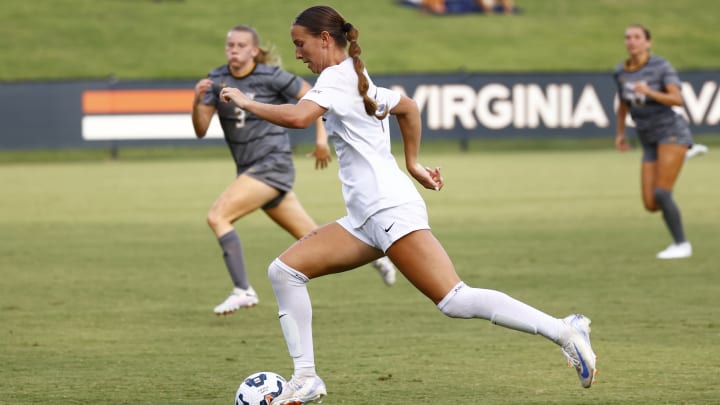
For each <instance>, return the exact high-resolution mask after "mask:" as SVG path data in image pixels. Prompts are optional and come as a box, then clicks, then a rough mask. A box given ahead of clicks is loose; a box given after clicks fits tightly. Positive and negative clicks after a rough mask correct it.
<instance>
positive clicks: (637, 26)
mask: <svg viewBox="0 0 720 405" xmlns="http://www.w3.org/2000/svg"><path fill="white" fill-rule="evenodd" d="M628 28H640V29H641V30H642V32H643V33H644V34H645V39H647V40H650V39H652V36H651V35H650V30H649V29H648V28H647V27H646V26H644V25H642V24H630V25H628Z"/></svg>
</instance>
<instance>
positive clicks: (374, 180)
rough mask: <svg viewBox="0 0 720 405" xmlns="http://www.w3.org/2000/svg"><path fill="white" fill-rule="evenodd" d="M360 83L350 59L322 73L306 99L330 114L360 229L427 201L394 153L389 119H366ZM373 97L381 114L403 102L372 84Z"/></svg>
mask: <svg viewBox="0 0 720 405" xmlns="http://www.w3.org/2000/svg"><path fill="white" fill-rule="evenodd" d="M365 74H366V75H367V72H365ZM368 79H369V77H368ZM357 83H358V78H357V73H355V69H354V67H353V63H352V58H348V59H346V60H344V61H343V62H342V63H340V64H338V65H335V66H331V67H328V68H326V69H325V70H323V71H322V73H320V76H319V77H318V79H317V81H316V83H315V86H314V87H313V88H312V90H310V91H309V92H307V93H306V94H305V96H304V97H303V100H310V101H313V102H315V103H317V104H318V105H320V106H321V107H323V108H325V109H327V110H328V111H327V113H325V116H324V117H323V118H324V119H325V130H326V131H327V133H328V137H329V139H330V140H332V142H333V146H334V147H335V152H336V153H337V160H338V166H339V177H340V181H341V182H342V190H343V197H344V199H345V206H346V208H347V212H348V217H349V218H350V221H351V224H352V225H353V226H355V227H359V226H360V225H362V224H363V223H365V221H366V220H367V218H368V217H370V216H371V215H372V214H374V213H376V212H378V211H380V210H382V209H385V208H390V207H396V206H398V205H401V204H404V203H407V202H410V201H417V200H422V197H421V196H420V193H419V192H418V191H417V189H416V188H415V184H414V183H413V182H412V180H411V179H410V178H409V177H408V175H406V174H405V172H404V171H402V170H401V169H400V167H399V166H398V164H397V161H396V160H395V157H394V156H393V155H392V153H391V152H390V129H389V123H388V118H387V117H386V118H385V119H384V120H379V119H377V118H376V117H372V116H369V115H367V113H366V112H365V108H364V106H363V101H362V97H360V93H359V92H358V89H357ZM368 95H369V96H370V97H372V98H374V99H375V100H376V102H377V103H378V106H379V108H380V109H382V108H388V109H392V108H393V107H395V106H396V105H397V104H398V103H399V102H400V95H399V94H398V93H396V92H394V91H391V90H389V89H386V88H382V87H377V86H375V84H373V83H372V81H370V88H369V89H368Z"/></svg>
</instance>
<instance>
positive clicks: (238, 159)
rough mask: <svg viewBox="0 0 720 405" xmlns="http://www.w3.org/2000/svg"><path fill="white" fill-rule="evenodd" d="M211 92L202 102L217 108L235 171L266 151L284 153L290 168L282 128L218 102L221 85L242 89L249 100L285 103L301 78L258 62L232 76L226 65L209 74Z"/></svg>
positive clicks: (252, 161) (298, 89) (299, 86)
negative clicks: (235, 165)
mask: <svg viewBox="0 0 720 405" xmlns="http://www.w3.org/2000/svg"><path fill="white" fill-rule="evenodd" d="M208 78H210V79H212V81H213V86H212V91H208V92H207V93H205V97H204V98H203V100H202V103H203V104H208V105H213V106H215V107H216V108H217V113H218V117H219V118H220V124H221V126H222V129H223V133H224V134H225V141H226V142H227V144H228V147H229V148H230V151H231V153H232V155H233V158H234V159H235V163H236V164H237V167H238V173H241V172H243V171H245V169H247V168H250V167H251V166H252V165H253V164H254V163H256V162H258V161H260V160H262V159H263V158H265V157H267V156H268V155H269V154H274V153H280V154H283V155H287V159H288V161H287V165H290V167H291V168H292V155H291V149H290V139H289V136H288V132H287V130H286V129H285V128H283V127H280V126H278V125H275V124H272V123H270V122H268V121H265V120H263V119H260V118H258V117H257V116H255V115H253V114H251V113H249V112H247V111H245V110H242V109H240V108H238V107H236V106H235V104H233V103H224V102H222V101H220V99H219V95H220V90H221V89H222V88H223V87H235V88H238V89H240V90H242V92H243V93H245V94H246V95H247V96H248V97H250V98H251V99H254V100H257V101H258V102H261V103H267V104H285V103H288V102H289V101H290V100H291V99H294V98H295V97H296V96H297V94H298V92H299V91H300V88H301V87H302V79H301V78H299V77H298V76H295V75H293V74H291V73H288V72H286V71H285V70H283V69H281V68H279V67H277V66H269V65H264V64H258V65H256V66H255V69H254V70H253V71H252V72H251V73H250V74H249V75H247V76H245V77H242V78H237V77H234V76H233V75H232V74H231V73H230V70H229V68H228V66H227V65H223V66H220V67H218V68H217V69H214V70H213V71H211V72H210V74H209V75H208Z"/></svg>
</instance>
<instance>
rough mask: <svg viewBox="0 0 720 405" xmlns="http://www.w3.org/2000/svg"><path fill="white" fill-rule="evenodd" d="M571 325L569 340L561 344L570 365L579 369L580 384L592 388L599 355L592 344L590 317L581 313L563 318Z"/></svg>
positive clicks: (564, 321)
mask: <svg viewBox="0 0 720 405" xmlns="http://www.w3.org/2000/svg"><path fill="white" fill-rule="evenodd" d="M562 321H563V323H565V324H566V325H567V326H569V336H568V337H567V342H565V344H563V345H562V346H561V349H562V353H563V355H564V356H565V358H566V359H567V362H568V367H575V370H577V373H578V378H579V379H580V385H582V386H583V388H590V387H591V386H592V385H593V383H594V382H595V376H596V375H597V373H598V371H597V369H596V368H595V363H596V360H597V356H596V355H595V352H593V350H592V346H590V319H589V318H586V317H585V316H583V315H580V314H572V315H568V316H566V317H565V318H563V320H562Z"/></svg>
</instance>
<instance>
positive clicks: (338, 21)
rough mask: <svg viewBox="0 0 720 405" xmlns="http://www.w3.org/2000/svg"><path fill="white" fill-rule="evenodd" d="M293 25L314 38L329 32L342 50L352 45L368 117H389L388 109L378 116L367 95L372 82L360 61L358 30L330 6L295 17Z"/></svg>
mask: <svg viewBox="0 0 720 405" xmlns="http://www.w3.org/2000/svg"><path fill="white" fill-rule="evenodd" d="M292 25H299V26H301V27H305V28H306V29H307V30H308V32H309V33H310V35H312V36H314V37H317V36H320V34H322V33H323V32H327V33H328V34H329V35H330V36H331V37H332V38H333V40H335V43H336V44H337V45H338V46H339V47H342V48H345V47H346V46H348V43H350V47H349V48H348V55H350V57H351V58H353V67H354V68H355V73H357V76H358V92H360V95H361V96H362V98H363V104H364V105H365V112H366V113H367V114H368V115H372V116H375V117H378V118H380V119H382V118H385V116H387V114H388V109H385V110H384V111H383V114H381V115H378V111H377V109H378V105H377V103H376V102H375V100H373V99H372V98H370V96H368V94H367V92H368V89H369V88H370V81H369V80H368V78H367V77H366V76H365V74H364V70H365V64H364V63H363V61H362V59H360V54H361V53H362V49H361V48H360V45H358V42H357V40H358V36H359V35H360V33H359V32H358V30H357V28H355V27H354V26H353V25H352V24H350V23H349V22H347V21H346V20H345V18H343V16H342V15H340V13H338V12H337V11H335V9H333V8H332V7H329V6H313V7H310V8H308V9H306V10H305V11H303V12H301V13H300V14H298V16H297V17H295V20H294V21H293V23H292Z"/></svg>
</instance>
